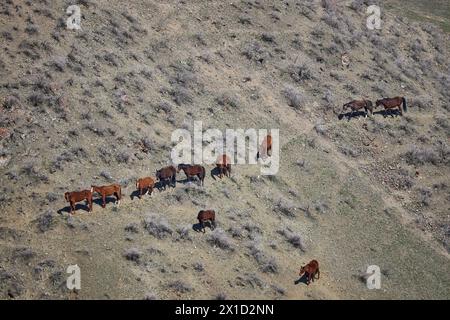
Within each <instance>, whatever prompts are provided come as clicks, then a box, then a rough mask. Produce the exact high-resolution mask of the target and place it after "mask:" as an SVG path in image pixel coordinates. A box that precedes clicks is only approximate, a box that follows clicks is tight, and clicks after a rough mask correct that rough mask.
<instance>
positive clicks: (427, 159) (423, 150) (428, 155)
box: [405, 145, 439, 165]
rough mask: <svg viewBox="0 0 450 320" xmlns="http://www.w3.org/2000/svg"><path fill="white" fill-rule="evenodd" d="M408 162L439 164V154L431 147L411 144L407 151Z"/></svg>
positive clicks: (414, 163) (412, 163)
mask: <svg viewBox="0 0 450 320" xmlns="http://www.w3.org/2000/svg"><path fill="white" fill-rule="evenodd" d="M405 158H406V162H407V163H408V164H411V165H424V164H427V163H431V164H433V165H436V164H438V162H439V155H438V154H437V153H436V152H435V151H434V150H433V149H432V148H429V147H418V146H415V145H414V146H411V147H410V148H409V150H408V151H407V152H406V153H405Z"/></svg>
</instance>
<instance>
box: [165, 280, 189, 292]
mask: <svg viewBox="0 0 450 320" xmlns="http://www.w3.org/2000/svg"><path fill="white" fill-rule="evenodd" d="M167 287H168V288H169V289H172V290H174V291H176V292H178V293H187V292H191V291H192V290H194V289H193V288H192V287H191V286H190V285H189V284H187V283H185V282H183V281H181V280H175V281H171V282H169V284H168V285H167Z"/></svg>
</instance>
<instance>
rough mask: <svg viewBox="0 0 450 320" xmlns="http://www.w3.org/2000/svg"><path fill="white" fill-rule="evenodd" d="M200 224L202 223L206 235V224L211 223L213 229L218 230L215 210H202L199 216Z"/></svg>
mask: <svg viewBox="0 0 450 320" xmlns="http://www.w3.org/2000/svg"><path fill="white" fill-rule="evenodd" d="M197 219H198V222H199V223H200V226H201V229H202V230H203V233H205V222H206V221H210V222H211V229H212V230H214V229H215V228H216V212H215V211H214V210H200V212H199V213H198V215H197Z"/></svg>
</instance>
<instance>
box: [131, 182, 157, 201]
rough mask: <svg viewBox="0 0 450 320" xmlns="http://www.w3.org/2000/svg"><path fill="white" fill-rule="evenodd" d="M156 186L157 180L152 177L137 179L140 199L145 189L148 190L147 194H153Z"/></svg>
mask: <svg viewBox="0 0 450 320" xmlns="http://www.w3.org/2000/svg"><path fill="white" fill-rule="evenodd" d="M154 187H155V180H153V178H151V177H146V178H141V179H138V180H137V181H136V189H138V190H139V199H140V198H141V197H142V193H143V192H144V190H145V189H147V192H146V193H145V194H148V193H150V195H152V192H153V188H154Z"/></svg>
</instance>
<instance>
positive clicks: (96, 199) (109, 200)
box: [92, 196, 117, 207]
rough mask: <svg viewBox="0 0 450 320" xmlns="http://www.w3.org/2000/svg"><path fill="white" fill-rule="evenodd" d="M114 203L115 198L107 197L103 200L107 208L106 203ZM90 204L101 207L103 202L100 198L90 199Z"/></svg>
mask: <svg viewBox="0 0 450 320" xmlns="http://www.w3.org/2000/svg"><path fill="white" fill-rule="evenodd" d="M116 201H117V198H116V197H115V196H108V197H106V199H105V206H107V205H108V203H111V202H113V203H116ZM92 203H93V204H94V203H95V204H98V205H99V206H100V207H101V206H102V205H103V200H102V198H101V197H100V198H95V199H92Z"/></svg>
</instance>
